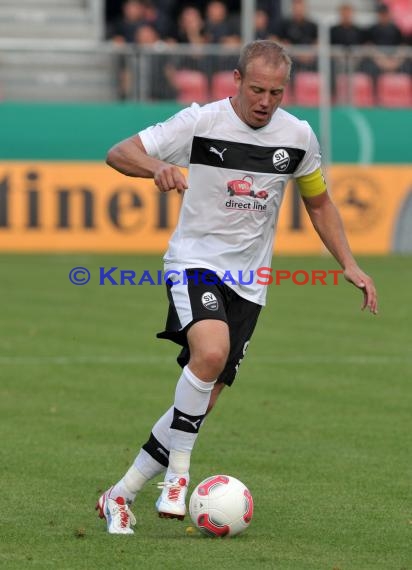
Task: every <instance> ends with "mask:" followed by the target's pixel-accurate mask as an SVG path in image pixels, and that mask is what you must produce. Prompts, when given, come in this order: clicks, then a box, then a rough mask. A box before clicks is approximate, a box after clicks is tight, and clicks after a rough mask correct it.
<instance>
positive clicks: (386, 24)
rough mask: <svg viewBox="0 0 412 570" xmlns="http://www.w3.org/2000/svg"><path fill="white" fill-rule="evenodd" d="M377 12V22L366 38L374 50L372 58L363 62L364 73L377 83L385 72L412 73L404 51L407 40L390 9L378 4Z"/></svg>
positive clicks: (367, 32) (368, 30)
mask: <svg viewBox="0 0 412 570" xmlns="http://www.w3.org/2000/svg"><path fill="white" fill-rule="evenodd" d="M376 12H377V22H376V24H373V25H372V26H371V27H370V28H368V29H367V30H366V36H365V39H366V42H367V44H369V45H371V46H373V50H372V53H371V56H370V57H368V58H366V59H365V60H364V61H363V62H362V64H361V69H362V71H365V72H367V73H369V74H370V75H371V76H372V78H373V79H374V80H375V81H376V79H377V78H378V77H379V75H380V74H381V73H385V72H398V73H401V72H407V73H410V72H411V69H410V62H409V61H408V58H407V57H406V54H405V53H404V50H402V45H405V44H406V40H405V38H404V37H403V35H402V32H401V30H400V29H399V28H398V26H397V25H396V24H395V23H394V22H393V20H392V16H391V13H390V9H389V7H388V6H387V5H386V4H378V6H377V8H376Z"/></svg>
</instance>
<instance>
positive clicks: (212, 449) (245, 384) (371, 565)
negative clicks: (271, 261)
mask: <svg viewBox="0 0 412 570" xmlns="http://www.w3.org/2000/svg"><path fill="white" fill-rule="evenodd" d="M0 263H1V279H0V293H1V300H2V303H1V307H2V308H1V317H0V371H1V372H0V414H1V415H0V441H1V445H0V466H1V467H0V469H1V513H0V567H1V568H5V569H20V568H21V569H30V568H38V569H48V568H53V569H59V570H63V569H73V570H81V569H88V570H89V569H94V568H98V569H100V570H102V569H106V568H107V569H109V568H116V569H117V568H119V569H126V568H142V569H148V570H152V569H158V568H159V569H165V570H168V569H170V570H174V569H176V570H186V569H188V570H189V569H190V570H193V569H195V568H199V569H202V570H203V569H205V570H208V569H216V568H221V569H223V570H230V569H259V570H260V569H275V570H338V569H339V570H401V569H402V570H406V569H408V570H410V569H412V546H411V545H412V501H411V483H412V468H411V467H412V459H411V458H412V455H411V447H412V436H411V434H412V421H411V417H412V416H411V410H412V396H411V392H412V390H411V380H412V349H411V346H412V342H411V341H412V338H411V337H412V335H411V330H412V329H411V322H412V303H411V292H412V266H411V259H410V258H408V257H388V258H370V257H368V258H363V259H361V260H360V264H361V265H362V267H363V268H364V269H365V270H366V271H367V272H369V273H371V274H372V275H373V277H374V278H375V281H376V283H377V286H378V289H379V293H380V314H379V315H378V316H377V317H374V316H372V315H370V314H363V313H361V311H360V310H359V307H360V304H361V294H360V292H359V291H356V290H355V289H354V288H353V287H352V286H351V285H349V284H347V283H346V282H344V281H343V279H340V282H339V284H338V285H337V286H333V285H331V284H329V285H327V286H321V285H317V286H300V287H299V286H296V285H293V284H292V283H286V282H285V283H282V285H280V286H277V287H276V286H271V287H269V292H268V293H269V295H268V305H267V307H266V309H265V310H264V311H263V313H262V316H261V320H260V322H259V325H258V328H257V331H256V333H255V335H254V337H253V339H252V342H251V345H250V348H249V352H248V355H247V357H246V358H245V360H244V362H243V363H242V366H241V368H240V373H239V376H238V378H237V380H236V382H235V385H234V387H233V388H231V389H227V390H225V391H224V393H223V395H222V397H221V400H220V401H219V403H218V406H217V407H216V409H215V410H214V411H213V412H212V414H211V415H210V417H209V418H208V419H207V421H206V422H205V425H204V426H203V428H202V431H201V434H200V437H199V440H198V442H197V445H196V448H195V451H194V454H193V459H192V470H191V476H192V482H191V489H193V488H194V485H195V484H196V483H197V482H199V481H200V480H201V479H203V478H204V477H206V476H209V475H211V474H215V473H227V474H231V475H233V476H235V477H238V478H239V479H241V480H242V481H243V482H244V483H245V484H246V485H248V486H249V488H250V490H251V492H252V494H253V497H254V501H255V515H254V519H253V521H252V523H251V526H250V528H249V529H248V531H247V532H246V533H245V534H243V535H241V536H239V537H237V538H233V539H215V540H213V539H208V538H206V537H202V536H201V535H199V534H194V535H191V536H189V535H187V534H186V533H185V529H186V527H187V526H188V525H189V524H190V521H189V520H188V519H187V521H184V522H183V523H181V522H178V521H174V520H173V521H170V520H161V519H159V518H158V517H157V516H156V513H155V511H154V502H155V500H156V498H157V489H156V487H155V486H154V485H151V484H150V485H148V486H147V487H146V488H145V489H144V491H143V492H142V493H141V495H140V496H139V497H138V501H137V502H136V504H135V507H134V511H135V514H136V516H137V519H138V526H137V530H136V534H135V535H134V536H131V537H130V536H109V535H108V534H107V533H106V532H105V525H104V524H103V522H102V521H100V520H98V519H97V517H96V514H95V511H94V505H95V502H96V499H97V497H98V496H99V493H100V492H101V491H102V490H104V489H106V487H107V486H108V485H109V484H111V483H113V482H114V481H116V480H117V479H118V478H119V477H120V476H121V475H122V474H123V472H124V471H125V470H126V468H127V467H128V466H129V465H130V463H131V462H132V460H133V458H134V456H135V453H136V451H137V450H138V448H139V446H140V444H141V443H143V442H144V441H145V440H146V438H147V436H148V433H149V431H150V428H151V425H152V424H153V421H154V420H156V419H157V417H158V416H159V414H160V413H161V412H163V410H164V409H166V407H168V406H169V405H170V403H171V398H172V394H173V391H174V386H175V382H176V379H177V377H178V374H179V368H178V366H177V364H176V363H175V356H176V348H175V347H174V346H173V345H172V344H171V343H168V342H167V341H160V340H157V339H156V338H155V333H156V332H157V331H158V330H161V329H162V327H163V324H164V318H165V314H166V296H165V291H164V289H163V287H159V286H150V285H144V286H140V287H139V286H136V287H132V286H123V287H122V286H117V287H115V286H111V285H105V286H99V285H98V283H97V271H98V268H99V267H100V266H104V267H110V266H112V265H115V266H118V267H120V268H122V269H134V270H135V271H136V272H138V273H139V272H141V271H143V269H150V270H153V271H154V270H155V269H161V256H156V257H133V256H120V255H118V254H113V255H104V256H103V255H100V256H97V255H82V254H78V255H67V256H63V255H61V256H53V255H33V256H29V255H4V254H3V255H1V256H0ZM78 265H84V266H86V267H88V268H89V269H90V271H91V273H92V279H91V281H90V283H89V284H87V285H85V286H82V287H76V286H74V285H72V284H71V283H70V282H69V280H68V273H69V270H70V269H71V268H72V267H74V266H78ZM275 268H277V269H290V270H292V271H293V270H296V269H306V270H311V269H336V265H335V263H334V262H333V260H331V259H330V258H328V257H323V258H313V257H308V258H282V257H279V258H275Z"/></svg>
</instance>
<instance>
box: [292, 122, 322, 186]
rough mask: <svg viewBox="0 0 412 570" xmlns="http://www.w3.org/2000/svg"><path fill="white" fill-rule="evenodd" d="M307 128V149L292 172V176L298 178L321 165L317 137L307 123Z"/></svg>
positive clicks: (310, 172)
mask: <svg viewBox="0 0 412 570" xmlns="http://www.w3.org/2000/svg"><path fill="white" fill-rule="evenodd" d="M308 130H309V141H308V145H307V150H306V152H305V156H304V157H303V159H302V162H301V163H300V164H299V167H298V168H297V169H296V171H295V173H294V175H293V176H294V178H299V177H301V176H306V175H307V174H312V172H315V170H317V169H318V168H320V167H321V154H320V148H319V143H318V139H317V138H316V135H315V133H314V132H313V130H312V128H311V127H310V126H309V125H308Z"/></svg>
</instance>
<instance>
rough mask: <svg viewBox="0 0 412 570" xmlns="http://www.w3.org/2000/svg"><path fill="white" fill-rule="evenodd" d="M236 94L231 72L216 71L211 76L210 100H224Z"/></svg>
mask: <svg viewBox="0 0 412 570" xmlns="http://www.w3.org/2000/svg"><path fill="white" fill-rule="evenodd" d="M235 93H236V87H235V80H234V79H233V71H217V72H216V73H214V74H213V76H212V82H211V99H212V100H215V99H225V98H226V97H231V96H232V95H234V94H235Z"/></svg>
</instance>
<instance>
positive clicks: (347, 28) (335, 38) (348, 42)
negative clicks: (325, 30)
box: [330, 4, 365, 48]
mask: <svg viewBox="0 0 412 570" xmlns="http://www.w3.org/2000/svg"><path fill="white" fill-rule="evenodd" d="M364 39H365V32H364V30H363V29H362V28H360V27H359V26H357V25H356V24H355V22H354V10H353V6H352V5H351V4H342V5H341V6H340V8H339V21H338V23H337V24H336V25H335V26H332V27H331V29H330V43H331V44H332V45H339V46H344V47H347V48H350V47H352V46H359V45H361V44H363V42H364Z"/></svg>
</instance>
